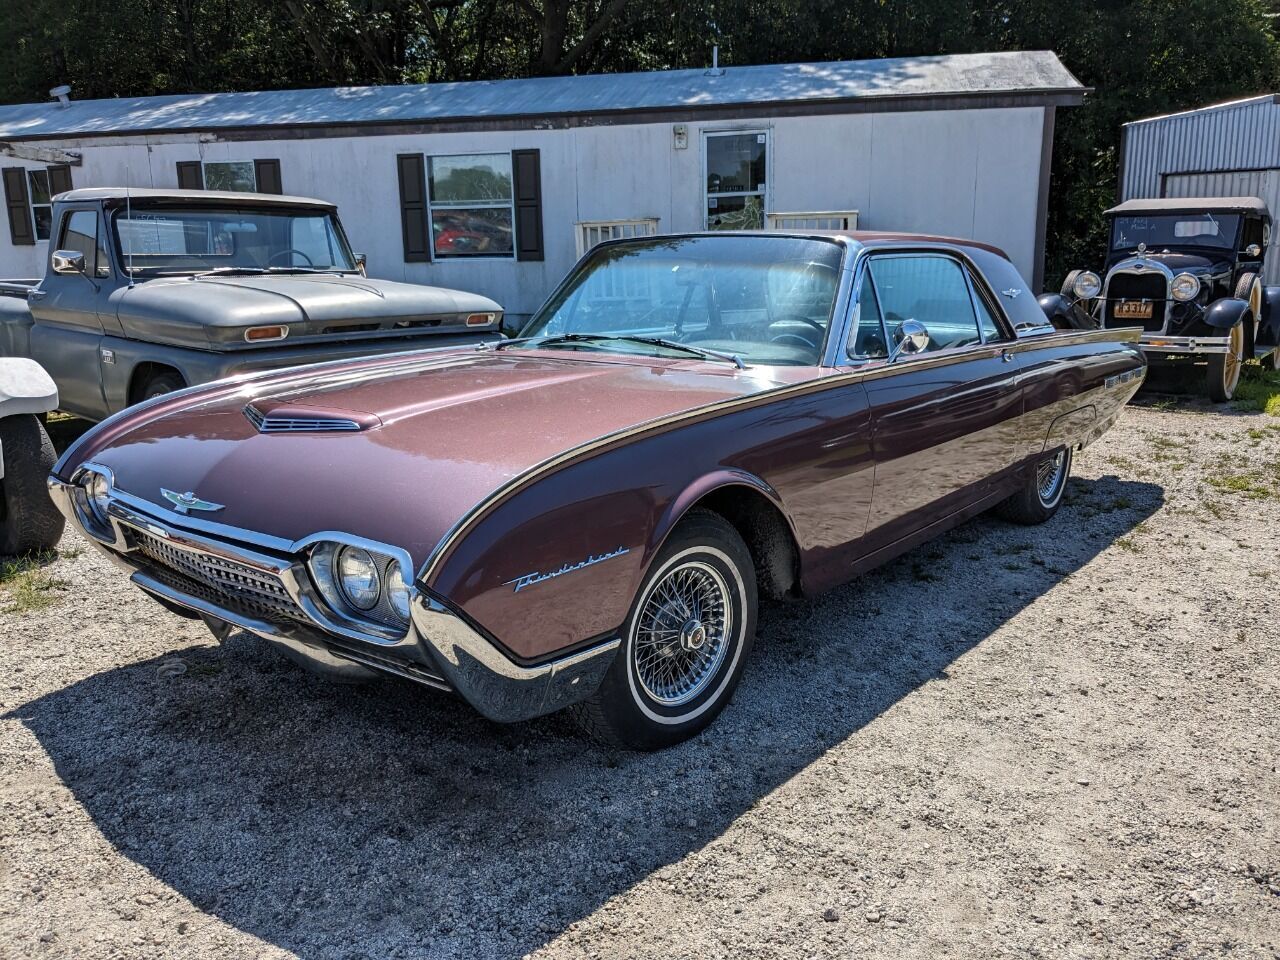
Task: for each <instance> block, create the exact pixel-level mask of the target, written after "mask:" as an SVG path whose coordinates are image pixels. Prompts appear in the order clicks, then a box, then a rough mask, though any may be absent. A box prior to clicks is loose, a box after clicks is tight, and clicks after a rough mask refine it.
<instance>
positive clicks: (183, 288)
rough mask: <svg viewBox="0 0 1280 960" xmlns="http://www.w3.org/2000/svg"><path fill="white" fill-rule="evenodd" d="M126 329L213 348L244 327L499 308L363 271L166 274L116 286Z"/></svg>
mask: <svg viewBox="0 0 1280 960" xmlns="http://www.w3.org/2000/svg"><path fill="white" fill-rule="evenodd" d="M113 299H114V300H115V301H116V303H115V308H116V313H117V315H118V317H119V319H120V324H121V326H122V327H123V328H124V330H125V333H126V334H128V335H129V336H132V337H137V338H139V339H145V340H150V341H160V342H169V343H176V344H180V345H190V346H196V347H204V348H206V349H207V348H208V347H209V346H214V347H217V346H219V345H221V344H228V345H230V344H238V345H239V346H241V347H243V346H244V330H245V328H246V327H256V326H270V325H276V324H285V325H287V326H288V327H289V340H290V342H294V341H297V340H304V339H308V338H310V339H315V338H317V337H323V336H325V335H332V334H334V333H338V332H340V331H336V330H334V329H333V327H334V325H335V324H339V325H341V321H359V322H360V323H361V324H369V323H377V324H379V325H380V326H383V327H386V328H388V329H390V328H393V327H394V325H395V324H396V323H412V322H414V321H421V320H429V319H434V318H444V319H447V320H449V321H456V320H457V318H458V317H459V315H465V314H467V313H500V312H501V309H502V308H501V307H499V306H498V304H497V303H495V302H494V301H493V300H490V299H489V298H488V297H482V296H480V295H479V294H474V293H465V292H463V291H460V290H448V289H445V288H443V287H426V286H419V285H417V284H412V283H396V282H394V281H391V280H375V279H371V278H365V277H360V276H337V275H332V274H329V275H326V274H317V275H306V276H301V275H278V276H252V277H199V278H192V277H162V278H157V279H154V280H147V281H145V282H143V283H138V284H135V285H134V286H132V287H124V288H122V289H121V290H119V291H117V292H116V294H115V295H114V297H113Z"/></svg>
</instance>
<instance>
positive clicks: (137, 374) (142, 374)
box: [129, 360, 187, 404]
mask: <svg viewBox="0 0 1280 960" xmlns="http://www.w3.org/2000/svg"><path fill="white" fill-rule="evenodd" d="M162 373H171V374H173V375H174V376H175V377H177V378H178V379H179V380H181V381H182V382H183V383H186V382H187V378H186V377H184V376H183V375H182V371H181V370H179V369H178V368H177V367H171V366H169V365H168V364H167V363H153V362H151V361H149V360H148V361H146V362H143V363H140V364H138V365H137V366H136V367H134V368H133V375H132V376H131V377H130V378H129V403H131V404H133V403H137V402H138V401H139V400H141V399H142V390H143V388H144V387H145V386H146V385H147V383H149V382H150V381H151V380H152V378H154V377H157V376H159V375H160V374H162Z"/></svg>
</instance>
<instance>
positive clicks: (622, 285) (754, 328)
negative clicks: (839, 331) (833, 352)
mask: <svg viewBox="0 0 1280 960" xmlns="http://www.w3.org/2000/svg"><path fill="white" fill-rule="evenodd" d="M842 253H843V250H842V248H841V247H840V245H839V244H837V243H834V242H832V241H827V240H816V239H810V238H800V237H785V236H767V235H761V236H720V237H705V236H702V237H655V238H653V239H651V240H637V241H634V242H629V243H624V244H607V245H605V246H602V247H599V248H597V250H596V251H595V253H594V254H592V255H591V257H590V259H589V260H588V261H587V263H586V265H585V266H584V267H583V268H582V269H581V270H579V271H578V272H577V273H576V274H574V276H573V277H572V278H571V279H570V282H569V283H568V284H567V285H566V286H565V287H564V288H562V289H561V290H560V291H559V292H558V293H557V294H556V296H555V297H553V298H552V299H551V300H550V301H549V302H548V303H547V304H546V306H544V307H543V308H542V310H540V311H539V312H538V313H537V314H536V315H535V316H534V317H533V319H531V320H530V321H529V323H528V324H527V325H526V326H525V328H524V329H523V330H522V331H521V333H520V337H521V338H534V339H530V340H522V341H521V342H513V343H511V344H510V346H511V348H513V349H519V348H522V347H524V348H547V347H554V348H555V349H567V350H595V351H607V352H610V353H639V354H644V355H647V356H653V355H659V356H671V357H688V356H691V355H693V354H694V351H693V350H689V349H680V347H679V346H678V345H685V346H686V347H689V348H697V350H700V351H706V352H708V354H709V352H710V351H715V352H716V353H718V354H730V355H734V356H736V357H740V358H741V359H742V360H744V361H747V362H752V363H759V364H782V365H788V366H799V365H814V364H817V363H818V362H819V359H820V357H821V355H822V346H823V343H824V341H825V339H826V334H827V327H828V326H829V325H830V322H831V314H832V310H833V307H834V305H835V298H836V290H837V288H838V286H839V277H840V263H841V256H842ZM584 335H590V336H584ZM544 337H545V338H562V337H563V338H564V339H562V340H559V341H556V340H546V341H540V339H538V338H544ZM614 337H617V338H628V339H613V338H614ZM632 338H647V339H648V340H649V341H652V340H654V339H661V340H667V341H672V345H671V346H664V345H662V344H656V343H653V342H647V343H646V342H642V341H641V340H640V339H632ZM713 356H714V355H709V356H708V359H711V358H712V357H713Z"/></svg>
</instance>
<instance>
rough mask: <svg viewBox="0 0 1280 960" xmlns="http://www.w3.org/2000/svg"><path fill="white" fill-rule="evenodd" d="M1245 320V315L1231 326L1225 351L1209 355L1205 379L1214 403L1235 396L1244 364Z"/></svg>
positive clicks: (1225, 400) (1246, 319)
mask: <svg viewBox="0 0 1280 960" xmlns="http://www.w3.org/2000/svg"><path fill="white" fill-rule="evenodd" d="M1247 322H1248V318H1247V317H1246V318H1245V319H1244V320H1241V321H1240V322H1239V323H1237V324H1236V325H1235V326H1234V327H1232V328H1231V334H1230V335H1229V336H1228V337H1227V352H1226V353H1215V354H1212V355H1210V357H1209V369H1208V372H1207V374H1206V379H1207V383H1208V387H1209V399H1210V400H1212V401H1213V402H1214V403H1226V402H1227V401H1228V400H1230V399H1231V398H1232V397H1233V396H1235V392H1236V386H1237V385H1238V384H1239V383H1240V368H1241V367H1243V366H1244V325H1245V324H1246V323H1247Z"/></svg>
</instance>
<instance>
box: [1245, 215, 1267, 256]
mask: <svg viewBox="0 0 1280 960" xmlns="http://www.w3.org/2000/svg"><path fill="white" fill-rule="evenodd" d="M1251 243H1256V244H1257V245H1258V246H1262V245H1263V239H1262V221H1261V220H1259V219H1256V218H1254V217H1249V218H1248V219H1246V220H1245V222H1244V233H1243V235H1242V236H1241V238H1240V249H1241V250H1243V249H1244V248H1245V247H1247V246H1249V244H1251Z"/></svg>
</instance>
